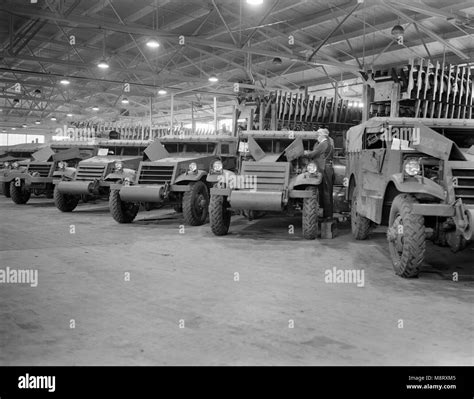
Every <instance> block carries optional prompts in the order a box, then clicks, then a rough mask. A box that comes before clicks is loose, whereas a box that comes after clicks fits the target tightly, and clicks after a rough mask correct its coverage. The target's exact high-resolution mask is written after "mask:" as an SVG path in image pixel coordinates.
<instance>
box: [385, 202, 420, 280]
mask: <svg viewBox="0 0 474 399" xmlns="http://www.w3.org/2000/svg"><path fill="white" fill-rule="evenodd" d="M415 203H417V200H416V199H415V198H414V197H413V196H411V195H407V194H400V195H397V196H396V197H395V199H394V200H393V203H392V207H391V208H390V217H389V227H388V230H387V240H388V247H389V251H390V256H391V258H392V263H393V268H394V270H395V273H396V274H397V275H399V276H401V277H405V278H409V277H417V276H418V274H419V272H420V267H421V264H422V263H423V260H424V258H425V248H426V233H425V222H424V218H423V216H420V215H415V214H414V213H413V208H412V206H413V204H415Z"/></svg>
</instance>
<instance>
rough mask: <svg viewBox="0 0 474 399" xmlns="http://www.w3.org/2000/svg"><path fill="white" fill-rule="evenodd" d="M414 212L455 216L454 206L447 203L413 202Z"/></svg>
mask: <svg viewBox="0 0 474 399" xmlns="http://www.w3.org/2000/svg"><path fill="white" fill-rule="evenodd" d="M412 209H413V213H414V214H416V215H423V216H440V217H450V216H454V214H455V211H454V207H453V206H451V205H447V204H413V205H412Z"/></svg>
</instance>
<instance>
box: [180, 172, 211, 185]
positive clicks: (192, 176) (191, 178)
mask: <svg viewBox="0 0 474 399" xmlns="http://www.w3.org/2000/svg"><path fill="white" fill-rule="evenodd" d="M206 176H207V172H206V171H205V170H198V171H197V173H182V174H180V175H179V176H178V177H177V178H176V179H175V181H174V184H183V183H189V182H195V181H199V180H201V179H202V178H203V177H206Z"/></svg>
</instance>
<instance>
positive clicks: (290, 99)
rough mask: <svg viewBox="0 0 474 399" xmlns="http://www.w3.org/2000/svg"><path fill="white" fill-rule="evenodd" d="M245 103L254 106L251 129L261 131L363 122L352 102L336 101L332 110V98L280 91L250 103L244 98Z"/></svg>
mask: <svg viewBox="0 0 474 399" xmlns="http://www.w3.org/2000/svg"><path fill="white" fill-rule="evenodd" d="M246 101H247V104H248V103H249V102H250V103H254V104H256V105H257V107H256V110H255V114H254V119H253V120H254V128H256V129H258V128H261V129H262V130H285V129H288V130H296V131H304V130H306V131H310V130H315V129H317V128H318V127H319V126H320V125H321V124H328V123H331V122H336V123H353V124H356V123H358V122H360V121H361V119H362V109H361V108H360V107H357V106H352V102H351V101H349V100H343V99H339V100H338V101H337V102H336V107H335V106H334V104H335V102H334V99H333V98H332V97H317V96H314V95H313V96H311V95H307V94H305V93H292V92H283V91H279V92H276V93H271V94H270V95H266V96H257V97H253V98H252V99H250V101H249V98H247V99H246ZM335 112H336V117H334V113H335ZM260 122H263V126H262V127H260V126H258V125H259V123H260ZM272 124H273V125H274V126H272Z"/></svg>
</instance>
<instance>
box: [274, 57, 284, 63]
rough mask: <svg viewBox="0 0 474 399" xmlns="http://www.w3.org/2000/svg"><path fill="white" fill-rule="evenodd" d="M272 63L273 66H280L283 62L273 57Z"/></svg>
mask: <svg viewBox="0 0 474 399" xmlns="http://www.w3.org/2000/svg"><path fill="white" fill-rule="evenodd" d="M272 62H273V63H274V64H275V65H280V64H281V63H282V62H283V61H282V60H281V58H280V57H275V58H274V59H273V60H272Z"/></svg>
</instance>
